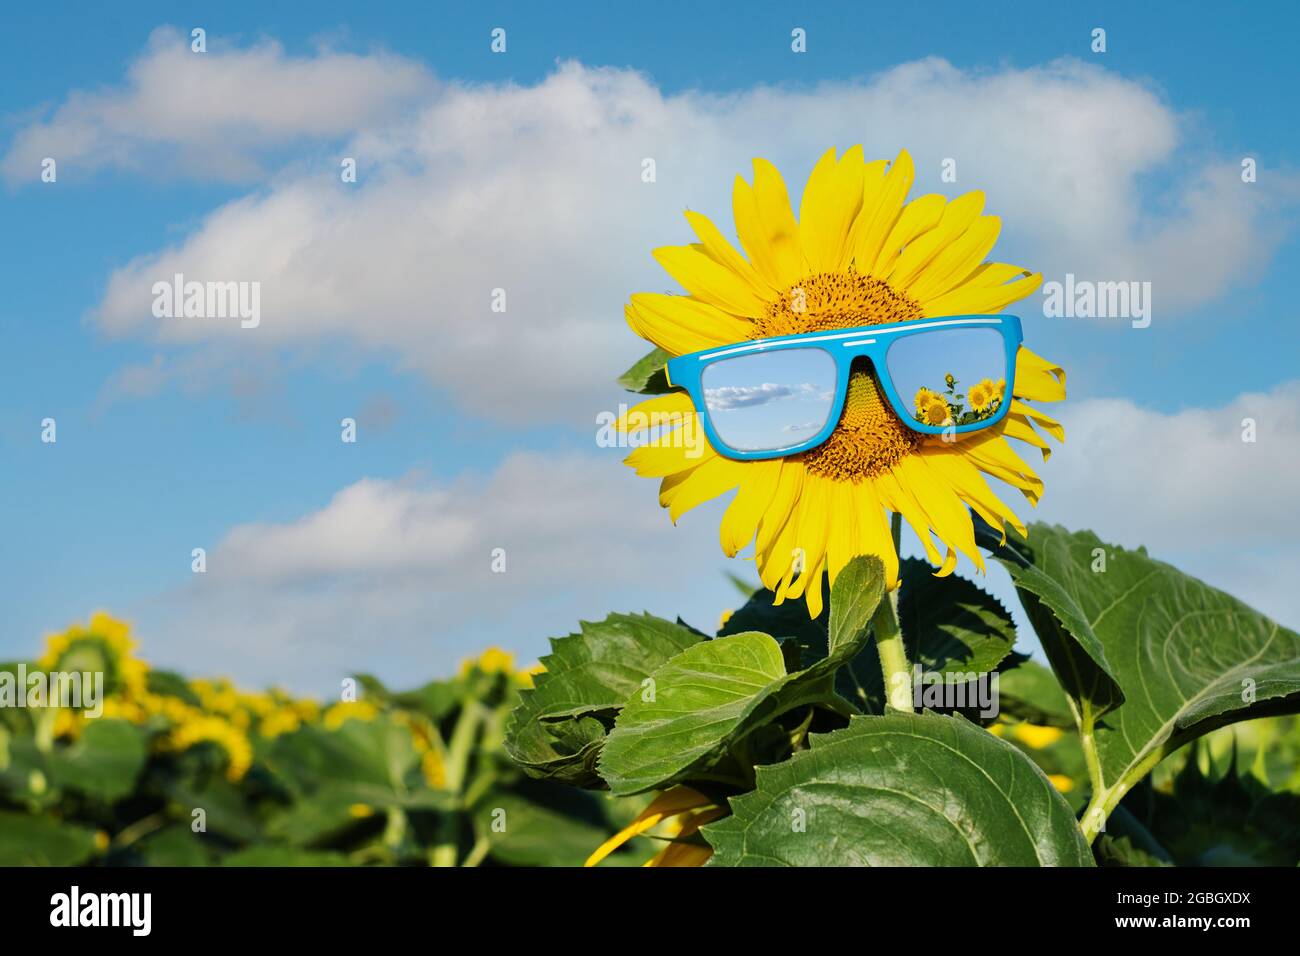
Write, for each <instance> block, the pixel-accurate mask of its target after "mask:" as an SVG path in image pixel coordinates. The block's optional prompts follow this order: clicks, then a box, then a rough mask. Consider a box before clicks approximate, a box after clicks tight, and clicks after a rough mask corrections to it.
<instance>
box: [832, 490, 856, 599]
mask: <svg viewBox="0 0 1300 956" xmlns="http://www.w3.org/2000/svg"><path fill="white" fill-rule="evenodd" d="M857 504H858V503H857V496H856V495H855V494H854V491H853V486H852V485H851V484H848V483H846V482H836V483H835V484H833V485H832V486H831V527H830V536H829V538H828V539H827V543H826V569H827V571H828V572H829V574H830V576H831V580H832V581H834V580H835V579H836V578H837V577H839V574H840V571H841V570H842V569H843V568H844V565H846V564H848V563H849V561H850V559H852V557H853V556H854V555H855V554H856V553H857V551H856V545H857V543H858V540H859V537H860V535H859V531H858V520H859V519H858V508H857Z"/></svg>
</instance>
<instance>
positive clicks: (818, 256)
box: [799, 146, 863, 272]
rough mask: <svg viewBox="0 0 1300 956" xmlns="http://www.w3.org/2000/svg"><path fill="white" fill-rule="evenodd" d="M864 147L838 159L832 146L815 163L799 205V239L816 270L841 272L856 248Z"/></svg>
mask: <svg viewBox="0 0 1300 956" xmlns="http://www.w3.org/2000/svg"><path fill="white" fill-rule="evenodd" d="M862 174H863V169H862V147H861V146H854V147H853V148H852V149H850V150H848V151H847V152H846V153H845V154H844V157H843V158H842V159H841V160H839V161H838V162H837V161H836V159H835V149H834V148H831V149H828V150H827V151H826V152H825V153H823V154H822V158H821V159H820V160H819V161H818V162H817V165H816V166H815V167H813V171H812V175H811V176H809V177H808V185H807V186H805V187H804V191H803V200H802V201H801V202H800V205H799V239H800V243H801V245H802V247H803V254H804V258H805V259H806V260H807V262H808V268H809V270H810V271H812V272H840V271H842V270H843V269H844V267H845V266H846V265H848V262H849V258H850V256H851V255H852V250H851V249H850V248H849V247H848V238H849V232H850V230H851V229H852V228H853V221H854V220H855V219H856V218H857V215H858V210H859V209H861V208H862Z"/></svg>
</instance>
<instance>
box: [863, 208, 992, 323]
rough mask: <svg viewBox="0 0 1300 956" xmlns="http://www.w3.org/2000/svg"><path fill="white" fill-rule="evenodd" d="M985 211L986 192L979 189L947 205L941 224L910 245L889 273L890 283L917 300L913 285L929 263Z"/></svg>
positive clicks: (940, 218)
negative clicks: (912, 288)
mask: <svg viewBox="0 0 1300 956" xmlns="http://www.w3.org/2000/svg"><path fill="white" fill-rule="evenodd" d="M983 209H984V193H982V192H980V191H979V190H978V189H977V190H975V191H973V192H969V193H965V194H963V195H961V196H958V197H957V198H956V199H954V200H953V201H952V202H950V203H948V205H946V206H944V207H943V215H942V216H941V217H939V223H938V225H936V226H935V227H934V228H933V229H931V230H930V231H929V232H926V233H923V234H922V235H920V236H918V237H917V238H916V239H915V240H913V241H912V242H910V243H909V244H908V246H907V248H906V249H904V250H903V253H902V255H900V256H899V257H898V262H897V263H895V264H894V268H893V269H891V270H890V271H889V275H888V277H887V278H888V279H889V284H890V285H891V286H893V287H894V288H895V289H903V290H906V291H907V292H908V294H909V295H912V297H913V298H917V296H916V295H915V294H914V293H913V292H912V291H911V287H912V283H913V282H914V281H915V280H916V279H917V278H918V277H919V276H920V275H921V273H922V270H923V269H924V268H925V266H926V265H927V264H928V263H929V262H931V261H932V260H933V259H934V258H935V257H936V256H938V255H939V253H941V252H942V251H943V250H944V249H946V248H947V247H948V246H949V245H950V244H952V243H953V242H955V241H957V239H958V238H959V237H960V236H961V235H962V234H963V233H964V232H966V230H967V229H969V228H970V227H971V225H972V224H973V223H974V222H975V220H976V218H977V217H978V216H979V214H980V212H981V211H982V210H983Z"/></svg>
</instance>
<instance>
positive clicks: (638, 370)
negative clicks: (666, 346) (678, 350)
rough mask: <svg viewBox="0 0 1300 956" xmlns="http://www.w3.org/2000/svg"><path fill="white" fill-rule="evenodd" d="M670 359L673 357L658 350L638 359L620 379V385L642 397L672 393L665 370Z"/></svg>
mask: <svg viewBox="0 0 1300 956" xmlns="http://www.w3.org/2000/svg"><path fill="white" fill-rule="evenodd" d="M670 358H672V356H671V355H669V354H668V353H667V352H665V351H664V350H663V349H660V348H657V349H655V350H654V351H652V352H650V353H648V354H647V355H643V356H642V357H641V358H639V359H637V361H636V363H635V364H634V365H633V366H632V367H631V368H630V369H628V370H627V371H626V372H624V373H623V374H622V375H620V376H619V377H618V384H620V385H622V386H623V387H624V388H625V389H627V390H628V391H629V392H638V393H639V394H642V395H662V394H664V393H665V392H671V391H672V386H670V385H669V384H668V373H667V372H666V371H665V370H664V366H665V365H666V364H667V363H668V360H669V359H670Z"/></svg>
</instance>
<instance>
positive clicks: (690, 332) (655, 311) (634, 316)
mask: <svg viewBox="0 0 1300 956" xmlns="http://www.w3.org/2000/svg"><path fill="white" fill-rule="evenodd" d="M623 314H624V315H625V316H626V317H627V324H628V325H630V326H631V327H632V331H633V332H635V333H636V334H637V335H639V336H641V338H643V339H646V340H647V341H649V342H652V343H654V344H655V345H657V346H659V347H660V348H661V349H663V350H664V351H665V352H668V353H669V354H670V355H686V354H688V353H690V352H701V351H703V350H704V349H711V348H716V347H717V346H719V345H730V344H731V343H732V342H741V341H744V340H745V339H747V338H749V334H750V323H749V322H747V321H746V320H744V319H738V318H736V317H735V316H732V315H728V314H727V313H725V312H723V311H722V310H721V309H717V308H714V307H713V306H711V305H708V304H706V303H704V302H701V301H699V300H698V299H691V298H688V297H686V296H684V295H665V294H663V293H662V292H637V293H636V294H634V295H633V296H632V301H631V302H630V303H629V304H628V305H626V306H624V307H623Z"/></svg>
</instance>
